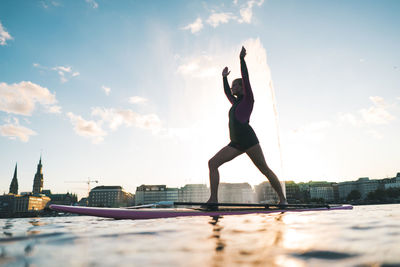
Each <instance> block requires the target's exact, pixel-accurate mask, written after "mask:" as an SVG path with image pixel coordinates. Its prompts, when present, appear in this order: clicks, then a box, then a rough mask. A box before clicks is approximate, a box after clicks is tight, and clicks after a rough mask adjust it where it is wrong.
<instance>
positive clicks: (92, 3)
mask: <svg viewBox="0 0 400 267" xmlns="http://www.w3.org/2000/svg"><path fill="white" fill-rule="evenodd" d="M86 3H88V4H90V5H91V6H92V8H98V7H99V4H98V3H97V2H96V1H95V0H86Z"/></svg>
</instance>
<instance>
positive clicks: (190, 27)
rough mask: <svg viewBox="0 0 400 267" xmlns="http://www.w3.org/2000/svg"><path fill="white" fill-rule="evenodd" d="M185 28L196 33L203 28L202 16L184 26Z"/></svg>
mask: <svg viewBox="0 0 400 267" xmlns="http://www.w3.org/2000/svg"><path fill="white" fill-rule="evenodd" d="M182 29H183V30H190V31H191V32H192V33H196V32H198V31H200V30H201V29H203V22H202V20H201V18H197V19H196V20H195V21H194V22H193V23H191V24H189V25H187V26H185V27H183V28H182Z"/></svg>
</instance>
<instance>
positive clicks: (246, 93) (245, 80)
mask: <svg viewBox="0 0 400 267" xmlns="http://www.w3.org/2000/svg"><path fill="white" fill-rule="evenodd" d="M245 56H246V49H245V48H244V47H243V46H242V51H240V56H239V57H240V70H241V72H242V80H243V85H244V86H243V87H244V88H243V95H244V97H245V98H248V99H249V100H253V99H254V97H253V91H252V90H251V86H250V79H249V72H248V71H247V65H246V61H245V60H244V57H245Z"/></svg>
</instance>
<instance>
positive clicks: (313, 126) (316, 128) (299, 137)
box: [290, 120, 333, 144]
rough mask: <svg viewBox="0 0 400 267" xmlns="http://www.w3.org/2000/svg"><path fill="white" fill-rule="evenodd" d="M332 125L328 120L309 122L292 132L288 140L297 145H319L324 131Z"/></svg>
mask: <svg viewBox="0 0 400 267" xmlns="http://www.w3.org/2000/svg"><path fill="white" fill-rule="evenodd" d="M332 126H333V124H332V123H331V122H330V121H328V120H323V121H317V122H311V123H308V124H306V125H303V126H302V127H300V128H298V129H295V130H293V131H292V134H291V136H290V138H291V139H292V140H295V141H296V142H298V143H302V142H306V143H314V144H318V143H321V142H322V141H323V140H324V139H325V136H326V131H327V130H328V129H329V128H331V127H332Z"/></svg>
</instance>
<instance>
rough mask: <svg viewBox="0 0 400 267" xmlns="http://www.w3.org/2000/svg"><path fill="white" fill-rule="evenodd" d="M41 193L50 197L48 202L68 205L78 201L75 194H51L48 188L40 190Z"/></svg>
mask: <svg viewBox="0 0 400 267" xmlns="http://www.w3.org/2000/svg"><path fill="white" fill-rule="evenodd" d="M42 193H43V194H44V195H46V196H48V197H49V198H50V199H51V201H50V204H58V205H68V206H70V205H74V204H76V203H77V202H78V196H77V195H76V194H70V193H66V194H52V193H51V191H50V190H42Z"/></svg>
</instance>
